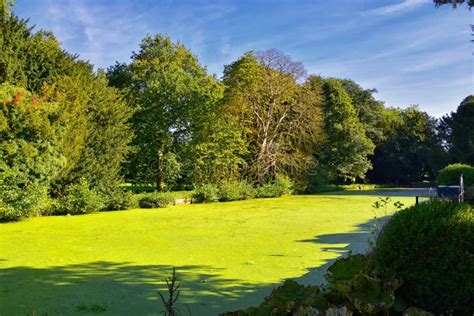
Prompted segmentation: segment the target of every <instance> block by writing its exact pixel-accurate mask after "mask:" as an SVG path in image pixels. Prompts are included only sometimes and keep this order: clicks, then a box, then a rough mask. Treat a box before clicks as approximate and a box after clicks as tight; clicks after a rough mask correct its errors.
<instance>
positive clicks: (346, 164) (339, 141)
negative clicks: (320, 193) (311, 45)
mask: <svg viewBox="0 0 474 316" xmlns="http://www.w3.org/2000/svg"><path fill="white" fill-rule="evenodd" d="M312 80H315V81H318V80H320V79H318V78H316V77H315V78H314V79H312ZM314 86H316V85H314ZM322 90H323V93H324V130H325V132H326V135H327V144H326V148H325V150H324V153H323V158H322V160H323V161H324V164H325V165H326V167H327V169H328V175H329V178H330V179H331V180H333V181H340V180H342V181H343V182H353V181H355V180H356V179H357V178H361V179H364V178H365V174H366V172H367V170H369V169H370V168H371V163H370V160H369V156H370V155H371V154H372V153H373V150H374V147H375V146H374V144H373V142H372V141H371V140H370V138H369V137H367V135H366V131H365V126H364V124H362V123H361V122H360V121H359V118H358V116H357V112H356V109H355V107H354V106H353V104H352V100H351V98H350V96H349V94H348V93H347V91H346V90H345V89H344V87H343V85H342V83H341V82H340V81H339V80H336V79H324V80H323V81H322Z"/></svg>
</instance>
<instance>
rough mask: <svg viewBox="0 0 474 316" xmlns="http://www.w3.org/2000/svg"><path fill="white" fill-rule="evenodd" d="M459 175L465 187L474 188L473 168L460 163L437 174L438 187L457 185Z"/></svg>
mask: <svg viewBox="0 0 474 316" xmlns="http://www.w3.org/2000/svg"><path fill="white" fill-rule="evenodd" d="M461 174H462V175H463V176H464V184H465V185H466V186H474V167H472V166H469V165H464V164H460V163H456V164H452V165H449V166H447V167H445V168H444V169H442V170H441V171H440V172H439V174H438V184H439V185H459V178H460V177H461Z"/></svg>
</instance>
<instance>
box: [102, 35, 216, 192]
mask: <svg viewBox="0 0 474 316" xmlns="http://www.w3.org/2000/svg"><path fill="white" fill-rule="evenodd" d="M108 74H109V79H110V82H111V83H112V84H114V85H116V86H117V87H120V88H122V89H123V90H124V91H125V94H126V96H127V100H128V102H129V104H130V105H131V106H133V107H135V109H136V113H135V115H134V116H133V119H132V122H133V126H134V130H135V133H136V136H135V139H134V142H133V143H134V145H135V146H136V148H137V151H136V153H135V154H134V155H133V156H132V157H131V159H130V161H129V165H128V167H127V171H128V175H129V177H131V178H133V180H135V181H137V182H142V183H143V182H145V183H146V182H151V181H152V182H154V183H156V186H157V188H158V190H163V189H164V188H165V185H166V183H165V181H164V180H165V178H166V177H167V176H169V175H167V174H165V171H166V168H165V166H166V165H167V164H169V162H170V161H168V160H169V159H167V158H170V157H173V159H175V158H176V157H177V158H178V159H176V161H177V162H179V163H180V164H183V163H184V161H183V159H186V157H182V156H181V155H180V151H181V150H182V149H183V147H184V144H186V143H187V142H189V141H191V140H192V139H193V137H194V136H193V131H194V130H195V128H194V124H195V123H196V122H197V121H199V120H200V119H199V118H200V117H205V116H206V115H207V113H208V112H212V111H213V110H214V109H213V107H214V106H215V104H216V102H217V101H218V100H219V99H220V98H221V97H222V91H223V89H222V86H221V85H220V84H219V83H218V82H217V80H216V79H215V78H214V77H212V76H209V75H208V74H207V73H206V69H205V68H204V67H202V66H201V65H200V64H199V62H198V60H197V59H196V57H195V56H194V55H193V54H192V53H191V52H190V51H189V50H187V49H186V48H185V47H184V46H183V45H181V44H178V43H173V42H172V41H171V39H170V38H168V37H164V36H161V35H156V36H153V37H151V36H148V37H146V38H145V39H144V40H143V41H142V43H141V45H140V50H139V51H138V52H137V53H134V54H133V56H132V63H131V64H130V65H128V66H127V67H124V66H123V65H120V64H118V65H116V66H115V67H112V68H110V69H109V71H108ZM171 154H174V155H171Z"/></svg>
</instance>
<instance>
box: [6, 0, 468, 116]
mask: <svg viewBox="0 0 474 316" xmlns="http://www.w3.org/2000/svg"><path fill="white" fill-rule="evenodd" d="M431 2H432V1H431V0H365V1H353V0H340V1H324V2H322V1H296V2H294V1H276V2H273V3H272V4H271V5H270V4H269V2H268V1H266V0H252V1H250V0H239V1H214V0H182V1H174V0H153V1H145V0H143V1H128V0H83V1H77V0H43V1H42V2H41V4H40V3H39V2H38V1H34V0H25V1H18V2H17V6H16V7H15V9H14V11H15V12H16V13H17V14H18V15H19V16H21V17H31V23H32V24H36V25H38V28H44V29H49V30H52V31H53V32H54V34H55V35H56V36H57V37H58V39H59V40H60V41H62V42H63V44H64V45H63V47H64V48H65V49H66V50H68V51H70V52H74V53H79V54H80V57H81V58H83V59H88V60H90V61H91V63H93V64H94V65H95V66H96V67H107V66H109V65H111V64H113V63H114V62H115V61H116V60H118V61H121V62H127V61H128V60H129V57H130V55H131V54H132V51H134V50H137V49H138V45H139V43H140V41H141V40H142V39H143V38H144V37H145V36H146V35H147V34H151V35H153V34H158V33H160V34H166V35H169V36H170V37H171V38H172V39H173V40H174V41H179V42H180V43H183V44H184V45H185V46H186V47H187V48H189V49H190V50H191V51H192V52H193V53H194V54H196V56H197V57H198V59H199V60H200V62H201V63H202V64H204V65H207V66H208V70H209V72H210V73H215V74H217V75H218V76H220V74H222V70H223V65H226V64H229V63H231V62H233V61H234V60H236V59H237V58H238V57H239V56H241V55H242V54H243V53H244V52H245V51H248V50H264V49H270V48H277V49H279V50H281V51H283V52H285V53H287V54H289V55H291V56H292V57H293V58H294V59H295V60H301V61H302V62H303V63H304V64H305V65H306V67H307V69H308V71H309V72H310V73H314V74H321V75H324V76H335V77H344V78H351V79H353V80H355V81H357V82H358V83H359V84H361V85H362V86H364V87H365V88H377V89H378V90H379V92H380V93H379V95H378V96H379V97H380V98H381V99H382V100H385V101H386V103H387V104H388V105H391V106H405V105H408V104H420V107H421V108H422V109H423V110H426V111H428V112H430V113H431V114H435V115H441V114H442V113H446V112H449V111H451V110H453V109H454V108H455V106H456V105H457V104H459V101H460V100H462V98H464V97H465V96H466V95H468V94H470V93H472V86H473V84H474V83H473V80H474V77H473V71H472V68H471V62H470V61H469V60H470V59H471V60H472V44H471V43H470V42H469V40H470V33H471V31H470V29H469V24H472V23H470V22H471V13H470V12H469V11H468V10H456V12H454V11H453V10H451V9H443V8H439V9H437V8H435V6H434V5H433V4H432V3H431ZM341 3H344V4H343V5H341ZM424 4H427V5H424Z"/></svg>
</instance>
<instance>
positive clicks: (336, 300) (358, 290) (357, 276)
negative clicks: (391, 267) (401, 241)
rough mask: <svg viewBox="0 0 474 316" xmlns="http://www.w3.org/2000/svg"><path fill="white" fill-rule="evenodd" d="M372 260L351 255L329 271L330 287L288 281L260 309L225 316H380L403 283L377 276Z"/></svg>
mask: <svg viewBox="0 0 474 316" xmlns="http://www.w3.org/2000/svg"><path fill="white" fill-rule="evenodd" d="M371 260H372V258H371V257H370V256H364V255H351V256H349V257H347V258H342V259H339V260H337V261H336V262H335V263H334V264H333V265H332V266H331V267H329V269H328V274H327V275H326V278H327V280H328V284H327V286H322V287H318V286H312V285H310V286H303V285H300V284H298V283H296V282H295V281H292V280H287V281H285V283H284V284H283V285H281V286H279V287H277V288H275V289H274V290H273V291H272V292H271V293H270V295H269V296H267V297H266V298H265V300H264V301H263V302H262V303H261V304H260V305H259V306H258V307H250V308H248V309H245V310H241V311H236V312H231V313H226V314H224V315H227V316H231V315H241V316H244V315H252V316H253V315H255V316H257V315H332V314H333V313H335V314H337V315H352V314H353V313H356V314H361V315H379V314H388V313H389V311H390V310H391V309H392V308H393V307H394V304H395V290H396V289H398V287H399V286H400V284H401V282H400V281H399V280H398V279H396V278H393V277H387V276H385V277H380V276H376V275H375V274H374V273H373V272H372V270H371Z"/></svg>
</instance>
